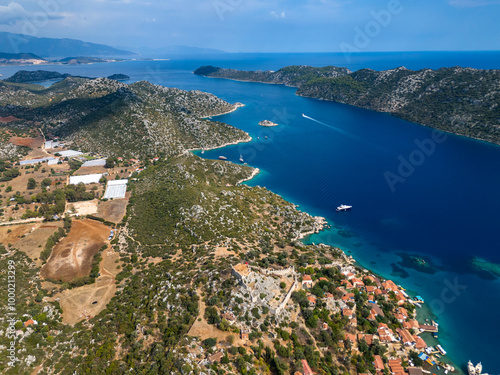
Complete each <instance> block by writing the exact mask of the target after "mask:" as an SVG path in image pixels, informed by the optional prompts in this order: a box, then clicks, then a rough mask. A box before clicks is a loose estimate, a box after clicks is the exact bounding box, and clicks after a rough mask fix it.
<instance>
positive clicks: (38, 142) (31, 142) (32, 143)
mask: <svg viewBox="0 0 500 375" xmlns="http://www.w3.org/2000/svg"><path fill="white" fill-rule="evenodd" d="M9 142H10V143H13V144H15V145H16V146H28V147H31V148H37V147H42V145H43V142H44V140H43V137H36V138H22V137H11V138H10V140H9Z"/></svg>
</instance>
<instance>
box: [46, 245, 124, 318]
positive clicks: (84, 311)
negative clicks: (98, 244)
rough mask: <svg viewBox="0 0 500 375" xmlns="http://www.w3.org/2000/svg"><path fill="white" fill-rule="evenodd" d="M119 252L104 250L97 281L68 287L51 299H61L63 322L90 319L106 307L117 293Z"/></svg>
mask: <svg viewBox="0 0 500 375" xmlns="http://www.w3.org/2000/svg"><path fill="white" fill-rule="evenodd" d="M119 259H120V256H119V254H118V253H115V252H113V251H112V250H110V249H108V250H106V251H104V252H103V259H102V262H101V264H100V273H101V276H99V277H98V278H97V279H96V282H95V283H94V284H91V285H85V286H82V287H79V288H74V289H68V290H65V291H63V292H60V293H57V294H55V295H54V296H53V297H52V298H51V300H52V301H56V300H57V301H59V303H60V305H61V307H62V310H63V313H62V318H63V320H62V321H63V323H66V324H71V325H74V324H76V323H78V322H79V321H82V320H84V319H90V318H92V317H94V316H96V315H97V314H99V313H100V312H101V311H102V310H104V309H105V308H106V305H107V304H108V302H109V301H110V300H111V298H113V296H114V295H115V293H116V284H115V276H116V275H117V274H118V273H119V272H120V268H118V267H119V266H121V262H118V263H117V262H116V261H117V260H119Z"/></svg>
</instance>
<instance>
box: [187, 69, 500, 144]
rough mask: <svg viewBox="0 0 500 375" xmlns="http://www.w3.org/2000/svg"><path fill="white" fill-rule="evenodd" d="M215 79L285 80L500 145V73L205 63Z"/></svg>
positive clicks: (308, 93)
mask: <svg viewBox="0 0 500 375" xmlns="http://www.w3.org/2000/svg"><path fill="white" fill-rule="evenodd" d="M194 73H195V74H198V75H203V76H206V77H214V78H226V79H233V80H239V81H249V82H262V83H273V84H283V85H287V86H292V87H297V88H298V90H297V95H301V96H305V97H311V98H318V99H323V100H331V101H336V102H339V103H345V104H349V105H353V106H357V107H361V108H366V109H370V110H374V111H379V112H387V113H390V114H392V115H394V116H397V117H400V118H402V119H405V120H408V121H412V122H416V123H419V124H421V125H425V126H430V127H433V128H436V129H439V130H443V131H446V132H450V133H454V134H459V135H463V136H467V137H471V138H476V139H480V140H484V141H487V142H491V143H495V144H500V123H499V120H498V119H499V118H500V106H499V105H498V103H499V102H500V89H499V87H500V71H499V70H480V69H472V68H461V67H453V68H441V69H438V70H432V69H422V70H418V71H413V70H409V69H406V68H404V67H400V68H397V69H391V70H385V71H375V70H371V69H361V70H358V71H355V72H351V71H349V69H347V68H339V67H334V66H327V67H323V68H314V67H309V66H288V67H285V68H282V69H280V70H278V71H240V70H234V69H224V68H217V67H213V66H203V67H201V68H199V69H197V70H195V72H194Z"/></svg>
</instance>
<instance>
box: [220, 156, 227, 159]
mask: <svg viewBox="0 0 500 375" xmlns="http://www.w3.org/2000/svg"><path fill="white" fill-rule="evenodd" d="M219 159H220V160H227V158H226V157H225V156H219Z"/></svg>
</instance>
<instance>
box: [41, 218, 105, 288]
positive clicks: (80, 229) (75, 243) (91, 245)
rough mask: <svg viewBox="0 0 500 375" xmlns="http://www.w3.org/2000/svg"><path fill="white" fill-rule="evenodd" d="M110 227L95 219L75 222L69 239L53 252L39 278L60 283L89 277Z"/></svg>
mask: <svg viewBox="0 0 500 375" xmlns="http://www.w3.org/2000/svg"><path fill="white" fill-rule="evenodd" d="M108 236H109V228H108V227H107V226H105V225H104V224H102V223H101V222H98V221H94V220H75V221H73V224H72V226H71V230H70V232H69V234H68V236H67V237H65V238H64V239H62V240H61V241H60V242H59V243H58V244H57V245H56V246H55V247H54V249H53V250H52V255H51V256H50V258H49V260H48V261H47V263H46V264H45V265H44V266H43V267H42V271H41V272H40V276H42V277H43V278H49V279H54V280H61V281H71V280H73V279H75V278H77V277H83V276H88V275H89V274H90V269H91V267H92V260H93V258H94V255H95V254H96V253H97V251H98V250H99V249H100V248H101V247H102V246H103V245H104V244H105V243H106V240H107V238H108Z"/></svg>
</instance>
